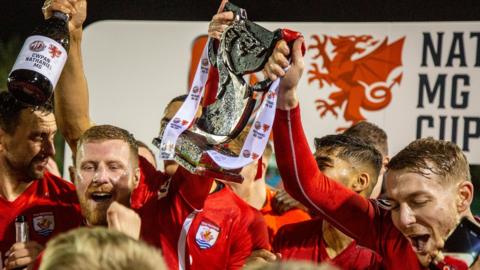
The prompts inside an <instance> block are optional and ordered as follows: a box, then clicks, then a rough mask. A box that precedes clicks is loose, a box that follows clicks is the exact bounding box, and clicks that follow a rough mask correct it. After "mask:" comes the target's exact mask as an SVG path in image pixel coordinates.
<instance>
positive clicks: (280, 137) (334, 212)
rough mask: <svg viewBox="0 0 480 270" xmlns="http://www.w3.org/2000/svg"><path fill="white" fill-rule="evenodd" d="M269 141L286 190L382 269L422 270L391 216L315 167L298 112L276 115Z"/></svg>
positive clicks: (281, 111)
mask: <svg viewBox="0 0 480 270" xmlns="http://www.w3.org/2000/svg"><path fill="white" fill-rule="evenodd" d="M273 136H274V142H275V153H276V156H277V164H278V168H279V170H280V174H281V176H282V179H283V181H284V185H285V189H286V190H287V191H288V193H289V194H290V195H292V196H293V197H294V198H295V199H296V200H299V201H300V202H301V203H302V204H304V205H305V206H306V207H308V208H309V209H311V210H312V211H315V212H317V213H318V214H319V215H321V216H322V217H323V218H324V219H325V220H327V221H328V222H329V223H330V224H332V225H334V226H335V227H337V228H338V229H339V230H341V231H342V232H343V233H345V234H346V235H348V236H350V237H352V238H353V239H355V240H356V241H357V243H358V244H359V245H362V246H364V247H367V248H370V249H372V250H373V251H375V252H377V253H378V254H379V255H380V256H381V257H382V258H383V264H384V265H385V267H386V269H411V270H414V269H424V267H422V266H421V264H420V262H419V261H418V259H417V256H416V254H415V252H414V251H413V248H412V246H411V245H410V243H409V241H408V240H407V238H405V237H404V236H403V234H402V233H401V232H400V231H399V230H398V229H397V228H396V227H395V226H394V224H393V222H392V219H391V216H390V212H389V211H387V210H385V209H382V208H381V207H380V206H379V205H378V204H377V203H376V202H375V200H368V199H365V198H363V197H362V196H360V195H358V194H356V193H355V192H353V191H351V190H350V189H348V188H346V187H344V186H343V185H342V184H340V183H337V182H335V181H333V180H330V179H329V178H328V177H326V176H325V175H324V174H323V173H322V172H321V171H320V170H319V169H318V167H317V163H316V161H315V159H314V157H313V155H312V153H311V152H310V147H309V145H308V142H307V139H306V137H305V134H304V132H303V127H302V123H301V119H300V108H299V107H297V108H295V109H292V110H289V111H283V110H279V109H277V112H276V116H275V122H274V128H273Z"/></svg>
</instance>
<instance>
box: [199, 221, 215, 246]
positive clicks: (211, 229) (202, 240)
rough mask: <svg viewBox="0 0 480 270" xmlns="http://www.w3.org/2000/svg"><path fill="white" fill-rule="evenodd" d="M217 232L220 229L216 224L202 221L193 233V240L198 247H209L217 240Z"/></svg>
mask: <svg viewBox="0 0 480 270" xmlns="http://www.w3.org/2000/svg"><path fill="white" fill-rule="evenodd" d="M219 232H220V229H219V228H218V227H217V226H215V225H212V224H210V223H207V222H204V221H202V222H201V223H200V226H199V227H198V230H197V233H196V235H195V242H197V245H198V246H199V247H200V249H208V248H211V247H212V246H213V245H214V244H215V242H216V241H217V238H218V233H219Z"/></svg>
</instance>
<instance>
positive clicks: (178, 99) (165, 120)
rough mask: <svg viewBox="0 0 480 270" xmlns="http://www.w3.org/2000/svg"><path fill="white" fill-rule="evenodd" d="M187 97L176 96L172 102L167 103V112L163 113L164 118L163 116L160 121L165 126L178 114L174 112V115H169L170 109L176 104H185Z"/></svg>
mask: <svg viewBox="0 0 480 270" xmlns="http://www.w3.org/2000/svg"><path fill="white" fill-rule="evenodd" d="M187 97H188V95H180V96H176V97H174V98H173V99H172V100H170V101H169V102H168V103H167V106H165V110H164V111H163V116H162V119H161V120H160V122H161V123H164V124H166V123H168V122H169V121H170V120H171V118H173V116H174V115H175V113H176V112H173V115H167V113H168V109H169V108H170V106H171V105H172V104H173V103H175V102H185V100H186V99H187Z"/></svg>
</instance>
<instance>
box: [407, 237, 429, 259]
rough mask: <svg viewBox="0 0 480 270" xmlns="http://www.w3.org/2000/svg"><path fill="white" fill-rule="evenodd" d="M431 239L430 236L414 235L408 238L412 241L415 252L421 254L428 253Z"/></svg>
mask: <svg viewBox="0 0 480 270" xmlns="http://www.w3.org/2000/svg"><path fill="white" fill-rule="evenodd" d="M429 239H430V235H429V234H412V235H409V236H408V240H410V243H411V244H412V247H413V250H414V251H415V252H416V253H420V254H426V253H427V251H428V250H427V244H428V240H429Z"/></svg>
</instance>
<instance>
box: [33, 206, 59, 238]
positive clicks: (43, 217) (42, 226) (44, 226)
mask: <svg viewBox="0 0 480 270" xmlns="http://www.w3.org/2000/svg"><path fill="white" fill-rule="evenodd" d="M53 229H55V218H54V217H53V213H52V212H47V213H39V214H35V215H34V216H33V230H34V231H35V232H37V233H38V234H40V235H41V236H48V235H50V234H51V233H52V232H53Z"/></svg>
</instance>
